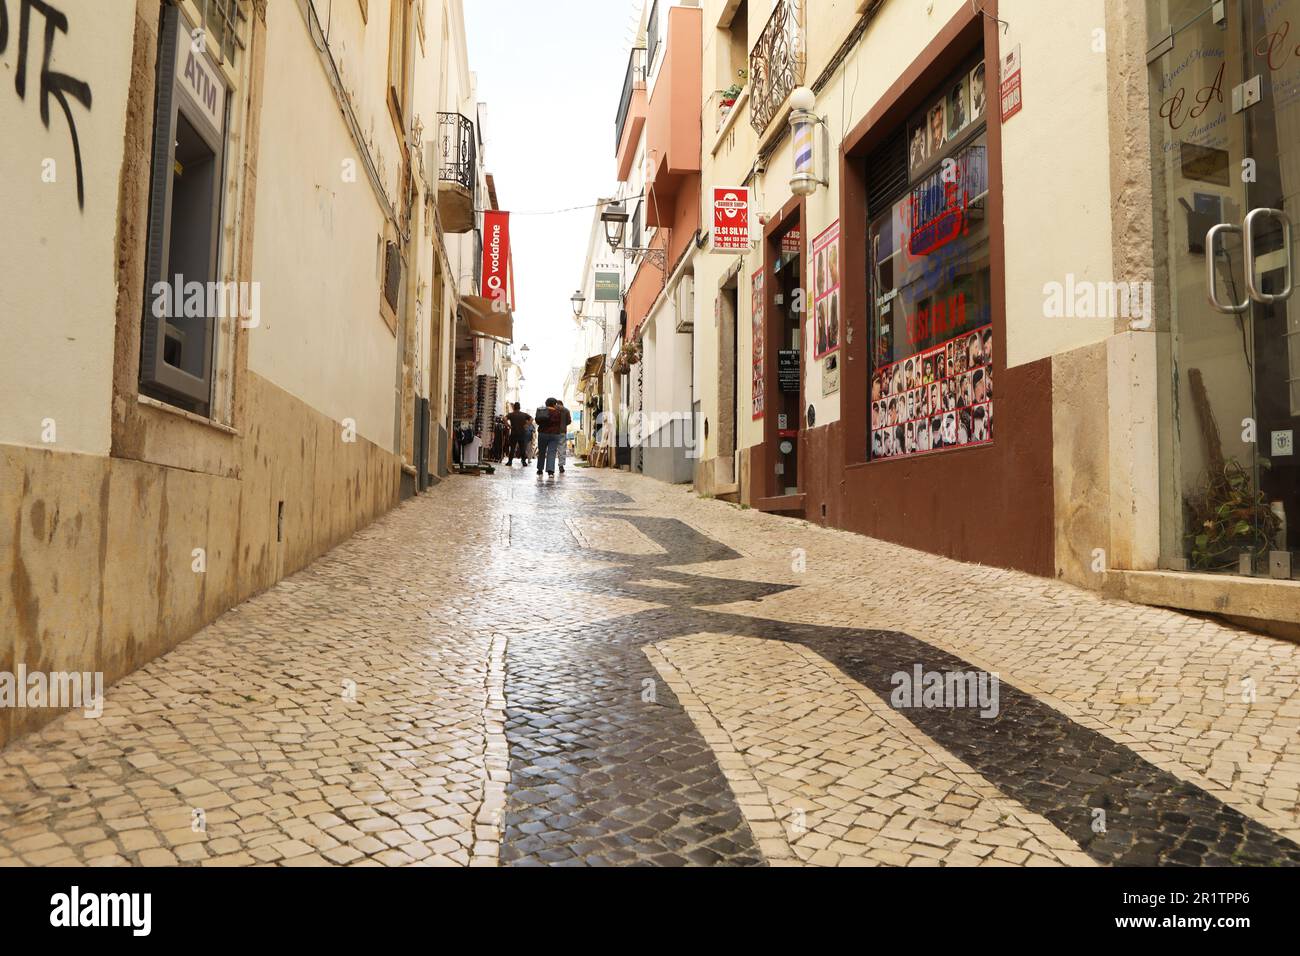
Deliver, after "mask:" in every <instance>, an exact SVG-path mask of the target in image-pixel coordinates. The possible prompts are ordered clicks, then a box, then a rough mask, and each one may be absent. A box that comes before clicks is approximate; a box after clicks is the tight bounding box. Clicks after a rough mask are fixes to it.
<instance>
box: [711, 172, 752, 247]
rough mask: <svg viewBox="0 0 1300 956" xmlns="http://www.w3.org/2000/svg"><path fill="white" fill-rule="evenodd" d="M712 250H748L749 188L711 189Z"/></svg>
mask: <svg viewBox="0 0 1300 956" xmlns="http://www.w3.org/2000/svg"><path fill="white" fill-rule="evenodd" d="M713 251H714V252H748V251H749V189H748V188H746V187H743V186H737V187H728V188H723V189H714V190H713Z"/></svg>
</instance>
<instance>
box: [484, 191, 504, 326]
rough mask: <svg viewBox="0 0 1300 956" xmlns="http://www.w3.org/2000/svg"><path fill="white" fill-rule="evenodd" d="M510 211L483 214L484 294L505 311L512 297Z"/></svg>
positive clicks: (494, 211) (495, 305)
mask: <svg viewBox="0 0 1300 956" xmlns="http://www.w3.org/2000/svg"><path fill="white" fill-rule="evenodd" d="M509 283H510V213H508V212H498V211H496V210H492V211H489V212H485V213H484V214H483V296H484V298H487V299H491V300H492V304H493V306H494V307H496V308H500V309H501V310H502V311H505V309H506V307H507V304H508V302H509V299H510V295H509V292H508V291H507V290H508V289H509Z"/></svg>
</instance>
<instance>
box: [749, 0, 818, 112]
mask: <svg viewBox="0 0 1300 956" xmlns="http://www.w3.org/2000/svg"><path fill="white" fill-rule="evenodd" d="M801 8H802V3H796V2H791V0H777V4H776V7H775V8H774V9H773V10H772V16H771V18H770V19H769V20H768V21H767V25H766V26H765V27H763V32H762V33H761V34H760V35H759V37H758V42H757V43H755V44H754V49H753V50H751V51H750V54H749V83H750V96H749V119H750V123H751V124H752V125H753V127H754V129H755V130H757V131H758V132H759V133H762V132H763V131H764V130H766V129H767V127H768V126H769V125H770V124H771V122H772V120H774V119H775V118H776V116H777V114H778V113H779V112H780V111H781V107H782V106H783V105H784V104H785V101H786V100H787V99H788V98H789V97H790V94H791V93H792V92H794V90H795V88H796V87H798V86H799V85H800V84H802V83H803V80H804V69H805V65H806V64H805V57H804V49H803V24H802V23H801V22H800V10H801Z"/></svg>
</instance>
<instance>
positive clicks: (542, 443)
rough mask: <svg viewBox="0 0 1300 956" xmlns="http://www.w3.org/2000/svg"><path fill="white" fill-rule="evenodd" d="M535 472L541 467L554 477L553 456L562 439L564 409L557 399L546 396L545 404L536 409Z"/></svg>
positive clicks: (538, 472) (540, 470) (538, 471)
mask: <svg viewBox="0 0 1300 956" xmlns="http://www.w3.org/2000/svg"><path fill="white" fill-rule="evenodd" d="M535 418H536V420H537V474H538V475H539V476H540V475H541V473H542V469H543V468H545V470H546V473H547V474H548V475H550V476H551V477H555V456H556V454H557V453H558V452H559V445H560V442H562V441H563V440H564V429H565V424H564V409H562V408H561V407H560V403H559V401H558V400H557V399H554V398H548V399H547V400H546V405H545V407H543V408H539V409H538V410H537V415H536V416H535Z"/></svg>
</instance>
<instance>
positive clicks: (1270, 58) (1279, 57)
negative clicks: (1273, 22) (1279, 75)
mask: <svg viewBox="0 0 1300 956" xmlns="http://www.w3.org/2000/svg"><path fill="white" fill-rule="evenodd" d="M1290 34H1291V21H1290V20H1283V21H1282V25H1281V26H1280V27H1278V28H1277V29H1276V30H1274V31H1273V32H1272V33H1267V34H1265V35H1264V36H1262V37H1261V38H1260V41H1259V43H1258V44H1257V45H1256V47H1255V55H1256V56H1262V57H1264V59H1265V62H1267V63H1268V68H1269V69H1270V70H1272V71H1273V72H1274V73H1276V72H1277V71H1278V70H1280V69H1282V67H1283V66H1284V65H1285V64H1286V62H1287V60H1289V59H1291V57H1293V56H1300V44H1297V45H1296V46H1292V45H1291V43H1290Z"/></svg>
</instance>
